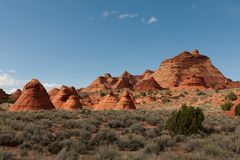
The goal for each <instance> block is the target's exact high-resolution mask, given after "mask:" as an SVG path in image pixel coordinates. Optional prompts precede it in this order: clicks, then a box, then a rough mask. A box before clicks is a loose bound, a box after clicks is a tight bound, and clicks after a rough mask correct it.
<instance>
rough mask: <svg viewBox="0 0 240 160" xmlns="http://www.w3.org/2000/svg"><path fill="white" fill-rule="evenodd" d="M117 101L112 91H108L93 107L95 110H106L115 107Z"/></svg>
mask: <svg viewBox="0 0 240 160" xmlns="http://www.w3.org/2000/svg"><path fill="white" fill-rule="evenodd" d="M117 103H118V97H117V96H116V95H115V94H114V93H113V92H110V93H109V94H108V95H107V96H105V97H104V98H103V99H102V100H101V101H100V102H99V104H98V105H97V106H96V107H95V109H96V110H108V109H115V107H116V105H117Z"/></svg>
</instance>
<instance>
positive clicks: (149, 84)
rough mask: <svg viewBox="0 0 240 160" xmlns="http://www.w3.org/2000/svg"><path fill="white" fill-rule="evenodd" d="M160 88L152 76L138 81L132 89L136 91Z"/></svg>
mask: <svg viewBox="0 0 240 160" xmlns="http://www.w3.org/2000/svg"><path fill="white" fill-rule="evenodd" d="M161 89H163V88H162V87H161V86H160V85H159V84H158V83H157V82H156V81H155V79H154V78H153V77H151V78H148V79H144V80H142V81H140V82H138V83H137V84H136V85H135V87H134V90H135V91H138V92H144V91H155V90H161Z"/></svg>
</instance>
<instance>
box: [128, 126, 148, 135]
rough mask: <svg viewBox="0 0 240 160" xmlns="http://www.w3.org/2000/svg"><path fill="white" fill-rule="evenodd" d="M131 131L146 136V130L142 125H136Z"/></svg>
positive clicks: (131, 127)
mask: <svg viewBox="0 0 240 160" xmlns="http://www.w3.org/2000/svg"><path fill="white" fill-rule="evenodd" d="M130 130H131V131H132V132H133V133H135V134H144V133H145V128H144V127H143V126H142V124H141V123H135V124H132V125H131V126H130Z"/></svg>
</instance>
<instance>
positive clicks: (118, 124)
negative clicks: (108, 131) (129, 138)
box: [108, 120, 125, 128]
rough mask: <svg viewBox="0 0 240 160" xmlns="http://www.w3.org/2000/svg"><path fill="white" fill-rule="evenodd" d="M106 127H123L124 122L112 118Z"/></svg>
mask: <svg viewBox="0 0 240 160" xmlns="http://www.w3.org/2000/svg"><path fill="white" fill-rule="evenodd" d="M108 127H110V128H124V127H125V124H124V123H123V122H122V121H119V120H113V121H111V122H109V123H108Z"/></svg>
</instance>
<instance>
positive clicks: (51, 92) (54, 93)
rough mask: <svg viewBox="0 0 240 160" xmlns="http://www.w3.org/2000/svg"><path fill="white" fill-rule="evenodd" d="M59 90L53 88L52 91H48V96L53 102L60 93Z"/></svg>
mask: <svg viewBox="0 0 240 160" xmlns="http://www.w3.org/2000/svg"><path fill="white" fill-rule="evenodd" d="M58 91H59V89H58V88H52V89H51V90H50V91H48V95H49V97H50V99H51V100H53V98H54V97H55V95H56V94H57V93H58Z"/></svg>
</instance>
